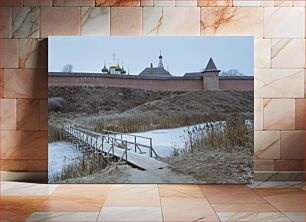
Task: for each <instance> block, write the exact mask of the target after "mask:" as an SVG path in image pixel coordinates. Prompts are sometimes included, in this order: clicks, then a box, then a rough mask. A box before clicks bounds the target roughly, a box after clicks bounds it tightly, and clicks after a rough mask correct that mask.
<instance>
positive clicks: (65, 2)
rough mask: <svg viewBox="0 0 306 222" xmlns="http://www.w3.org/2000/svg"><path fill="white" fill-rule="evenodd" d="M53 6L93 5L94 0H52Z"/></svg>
mask: <svg viewBox="0 0 306 222" xmlns="http://www.w3.org/2000/svg"><path fill="white" fill-rule="evenodd" d="M53 6H95V0H53Z"/></svg>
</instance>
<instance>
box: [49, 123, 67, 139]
mask: <svg viewBox="0 0 306 222" xmlns="http://www.w3.org/2000/svg"><path fill="white" fill-rule="evenodd" d="M62 140H66V136H65V133H64V129H63V128H59V127H53V126H49V128H48V142H49V143H52V142H56V141H62Z"/></svg>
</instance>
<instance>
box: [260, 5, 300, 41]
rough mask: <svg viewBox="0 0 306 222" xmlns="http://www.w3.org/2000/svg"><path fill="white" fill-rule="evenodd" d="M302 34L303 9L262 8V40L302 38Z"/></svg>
mask: <svg viewBox="0 0 306 222" xmlns="http://www.w3.org/2000/svg"><path fill="white" fill-rule="evenodd" d="M292 24H294V25H292ZM304 32H305V10H304V9H303V8H300V7H266V8H264V38H304Z"/></svg>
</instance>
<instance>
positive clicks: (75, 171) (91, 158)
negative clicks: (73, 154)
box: [54, 153, 110, 181]
mask: <svg viewBox="0 0 306 222" xmlns="http://www.w3.org/2000/svg"><path fill="white" fill-rule="evenodd" d="M109 165H110V161H109V160H107V159H105V158H104V157H103V156H102V155H99V154H95V153H83V156H82V157H81V158H80V159H78V160H75V161H74V162H73V163H69V164H66V166H65V167H64V169H63V170H62V172H61V173H60V174H58V175H55V176H54V181H62V180H67V179H71V178H78V177H85V176H89V175H92V174H94V173H96V172H99V171H101V170H103V169H105V168H107V167H108V166H109Z"/></svg>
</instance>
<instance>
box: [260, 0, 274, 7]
mask: <svg viewBox="0 0 306 222" xmlns="http://www.w3.org/2000/svg"><path fill="white" fill-rule="evenodd" d="M260 6H263V7H273V6H274V0H261V1H260Z"/></svg>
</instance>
